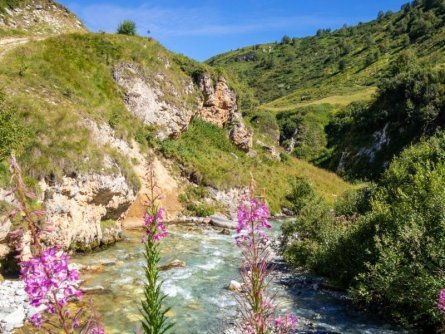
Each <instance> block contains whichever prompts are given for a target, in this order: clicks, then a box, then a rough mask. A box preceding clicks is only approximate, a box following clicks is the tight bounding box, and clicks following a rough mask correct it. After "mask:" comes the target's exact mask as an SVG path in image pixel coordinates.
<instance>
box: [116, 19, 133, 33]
mask: <svg viewBox="0 0 445 334" xmlns="http://www.w3.org/2000/svg"><path fill="white" fill-rule="evenodd" d="M117 33H118V34H121V35H130V36H135V35H136V23H134V22H133V21H130V20H125V21H123V22H122V23H121V24H120V25H119V27H118V28H117Z"/></svg>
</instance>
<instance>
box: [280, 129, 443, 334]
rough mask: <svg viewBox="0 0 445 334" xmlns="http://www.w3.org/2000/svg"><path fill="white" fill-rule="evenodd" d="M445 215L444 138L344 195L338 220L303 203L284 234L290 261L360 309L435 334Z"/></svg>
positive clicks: (424, 143)
mask: <svg viewBox="0 0 445 334" xmlns="http://www.w3.org/2000/svg"><path fill="white" fill-rule="evenodd" d="M303 189H304V188H303ZM296 193H297V192H296ZM301 193H303V194H304V192H301ZM303 197H304V196H303ZM444 212H445V134H440V135H437V136H435V137H432V138H430V139H429V140H428V141H422V142H421V143H420V144H418V145H416V146H413V147H411V148H409V149H407V150H405V151H404V152H403V153H402V154H401V155H400V156H399V157H398V158H396V159H395V160H394V161H393V162H392V163H391V165H390V167H389V168H388V170H387V171H386V172H385V173H384V174H383V177H382V179H381V181H380V182H379V183H378V184H377V185H376V186H371V187H369V188H365V189H361V190H358V191H356V192H353V193H347V194H346V195H345V196H344V197H343V198H342V199H341V200H340V201H339V202H338V203H337V205H336V207H335V212H334V210H330V209H329V208H327V207H326V206H325V205H323V203H322V202H320V201H319V200H311V201H307V202H305V205H304V207H303V209H301V210H300V212H299V215H298V217H297V221H296V222H293V223H287V224H286V225H284V227H283V233H284V234H285V236H287V238H288V239H289V238H290V236H294V238H295V234H296V235H298V238H297V239H296V240H294V241H293V242H291V243H290V244H289V245H288V246H287V247H286V249H285V257H286V259H287V260H288V261H291V262H293V263H295V264H298V265H304V266H307V267H308V268H310V269H311V270H312V271H314V272H316V273H317V274H321V275H325V276H327V277H328V278H330V279H331V280H332V282H334V283H337V284H339V285H341V286H343V287H345V288H349V291H350V294H351V296H352V297H353V299H354V301H355V302H356V303H357V304H359V305H361V306H366V307H368V308H373V307H375V308H377V309H378V310H379V311H380V312H382V313H384V314H385V315H387V316H391V317H392V319H396V320H400V321H401V322H402V323H403V324H405V325H413V326H419V327H421V328H422V329H425V330H426V331H428V330H429V331H430V332H433V329H434V327H438V326H439V325H440V320H441V318H440V314H439V311H438V310H437V308H436V300H437V297H438V294H439V291H440V290H441V289H442V288H443V287H444V286H445V277H444V276H443V275H442V274H441V273H443V272H444V271H445V218H444Z"/></svg>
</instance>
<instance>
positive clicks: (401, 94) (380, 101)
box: [326, 54, 445, 179]
mask: <svg viewBox="0 0 445 334" xmlns="http://www.w3.org/2000/svg"><path fill="white" fill-rule="evenodd" d="M389 73H390V75H391V76H390V77H388V78H386V79H384V80H382V82H381V83H380V84H379V90H378V94H377V96H376V99H375V101H374V102H373V103H371V104H365V103H353V104H351V105H350V106H349V107H348V108H346V109H345V110H343V111H341V112H339V113H337V114H336V115H335V117H334V118H333V119H332V120H331V122H330V123H329V124H328V126H327V127H326V133H327V135H328V145H329V147H330V148H333V149H334V153H333V159H332V160H331V162H330V167H331V168H333V169H337V166H338V165H339V162H340V160H341V159H342V156H343V157H344V154H345V152H347V156H348V158H347V159H346V160H345V159H343V166H342V170H340V172H342V173H344V175H346V176H348V177H351V178H368V179H372V178H375V177H376V176H378V175H380V173H381V172H382V171H383V170H384V168H385V164H387V163H388V162H389V161H390V160H391V159H392V157H393V156H394V155H396V154H398V153H399V152H400V151H401V150H403V148H404V147H406V146H407V145H409V144H411V143H415V142H417V141H418V140H419V138H420V137H421V136H422V135H431V134H432V133H434V131H435V130H436V129H437V128H441V127H442V126H443V121H442V119H443V117H444V115H445V97H444V96H445V79H444V77H443V75H442V73H441V71H438V70H434V69H431V68H429V67H426V66H423V67H421V66H420V65H419V64H418V62H417V60H416V58H415V57H413V56H412V55H411V54H402V55H401V56H400V57H399V58H398V59H397V60H396V61H395V62H394V63H392V64H391V66H390V67H389ZM382 138H386V139H382ZM388 138H389V139H388ZM381 140H382V141H383V142H381V143H380V141H381Z"/></svg>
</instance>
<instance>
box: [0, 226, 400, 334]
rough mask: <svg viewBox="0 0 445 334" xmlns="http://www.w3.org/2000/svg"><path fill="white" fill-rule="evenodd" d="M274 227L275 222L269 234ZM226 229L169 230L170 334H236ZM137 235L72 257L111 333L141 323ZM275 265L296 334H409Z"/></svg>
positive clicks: (236, 257) (165, 258)
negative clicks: (296, 323)
mask: <svg viewBox="0 0 445 334" xmlns="http://www.w3.org/2000/svg"><path fill="white" fill-rule="evenodd" d="M279 224H280V223H279V222H274V233H276V232H277V231H278V230H279ZM223 231H224V229H223V228H220V227H210V226H207V225H204V224H199V225H198V224H187V226H185V225H183V224H174V225H169V236H168V238H166V239H165V240H164V241H163V242H162V247H161V248H162V249H161V255H162V263H161V265H168V264H170V263H172V262H173V261H175V260H178V261H179V263H180V264H181V265H178V266H173V268H171V269H170V270H167V271H163V272H162V273H161V278H162V279H163V280H164V282H165V283H164V286H163V291H164V293H166V294H167V295H168V298H167V299H166V301H167V304H168V305H170V306H171V307H172V309H171V311H170V312H169V313H168V316H169V318H170V319H171V320H172V321H175V322H176V323H177V324H178V325H177V326H176V327H175V333H178V334H181V333H182V334H191V333H212V334H214V333H227V334H228V333H235V331H234V330H233V329H234V326H235V324H236V322H237V320H238V319H239V318H240V314H239V312H238V304H237V301H236V298H237V296H238V294H239V293H238V292H236V291H230V290H228V289H227V287H228V285H229V283H230V282H231V280H239V264H240V254H239V250H238V249H237V248H236V246H235V244H234V240H233V236H232V235H228V234H227V230H226V231H224V232H223ZM222 232H223V233H222ZM229 234H230V232H229ZM140 236H141V232H140V231H137V230H136V231H126V232H124V239H123V241H121V242H118V243H117V244H115V245H114V246H111V247H109V248H107V249H104V250H102V251H99V252H94V253H89V254H86V255H76V256H73V257H72V262H73V263H76V264H77V265H78V266H79V268H80V269H82V272H81V277H80V278H81V280H82V281H83V283H82V287H83V288H84V289H85V290H86V291H87V292H86V293H87V295H89V296H92V298H93V300H94V301H95V304H96V306H97V308H98V311H99V312H100V313H101V314H102V316H103V320H104V323H105V326H106V329H107V333H110V334H113V333H133V331H134V329H135V328H136V327H137V325H138V323H139V320H140V316H139V311H138V304H139V300H140V297H141V294H142V287H143V265H144V259H143V247H142V244H141V243H140ZM273 261H274V263H273V264H274V267H275V270H274V272H273V281H272V283H271V292H272V293H273V294H276V296H277V301H278V303H279V306H280V307H279V308H280V312H283V313H284V312H295V313H296V314H297V316H298V317H299V324H300V326H299V331H300V332H301V333H387V334H393V333H405V332H406V331H404V330H403V329H399V328H396V327H393V326H391V325H388V324H385V323H384V322H382V321H381V320H380V319H378V318H375V317H374V316H373V315H370V314H365V313H361V312H357V311H355V310H354V309H353V308H352V306H351V303H350V301H349V300H348V298H346V297H345V296H344V295H343V294H342V293H339V292H335V291H330V290H326V289H323V288H321V284H320V282H321V281H320V279H318V278H314V277H312V276H310V275H307V274H306V273H304V272H298V271H295V270H294V269H292V268H290V267H289V266H287V265H286V264H285V263H283V262H282V260H281V258H280V257H274V260H273ZM0 291H1V290H0ZM4 297H6V298H10V297H8V296H2V298H4ZM0 312H1V310H0Z"/></svg>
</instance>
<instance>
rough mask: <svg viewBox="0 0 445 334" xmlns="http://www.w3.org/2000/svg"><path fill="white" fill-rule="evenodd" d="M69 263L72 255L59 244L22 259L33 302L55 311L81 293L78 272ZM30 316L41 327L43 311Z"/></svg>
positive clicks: (24, 276) (80, 295)
mask: <svg viewBox="0 0 445 334" xmlns="http://www.w3.org/2000/svg"><path fill="white" fill-rule="evenodd" d="M68 263H69V256H68V255H67V254H65V253H64V252H63V251H60V250H59V249H57V248H56V247H51V248H48V249H46V250H44V251H43V252H42V253H41V254H40V255H37V256H35V257H33V258H32V259H30V260H28V261H22V262H20V265H21V270H20V275H21V278H22V280H23V282H24V283H25V291H26V293H27V294H28V296H29V301H30V304H31V305H32V306H34V307H39V306H41V305H43V306H45V308H44V309H43V311H47V312H48V313H50V314H54V313H55V312H56V309H61V308H62V307H63V306H65V305H66V304H67V302H68V300H70V299H71V298H74V297H76V298H81V297H82V293H81V291H80V290H79V289H78V283H79V275H78V272H77V271H76V270H70V269H69V268H68ZM30 320H31V321H32V322H33V323H34V325H35V326H36V327H38V328H39V327H40V326H41V324H42V322H43V320H42V317H41V314H40V313H36V314H34V315H33V316H32V317H31V319H30Z"/></svg>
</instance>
